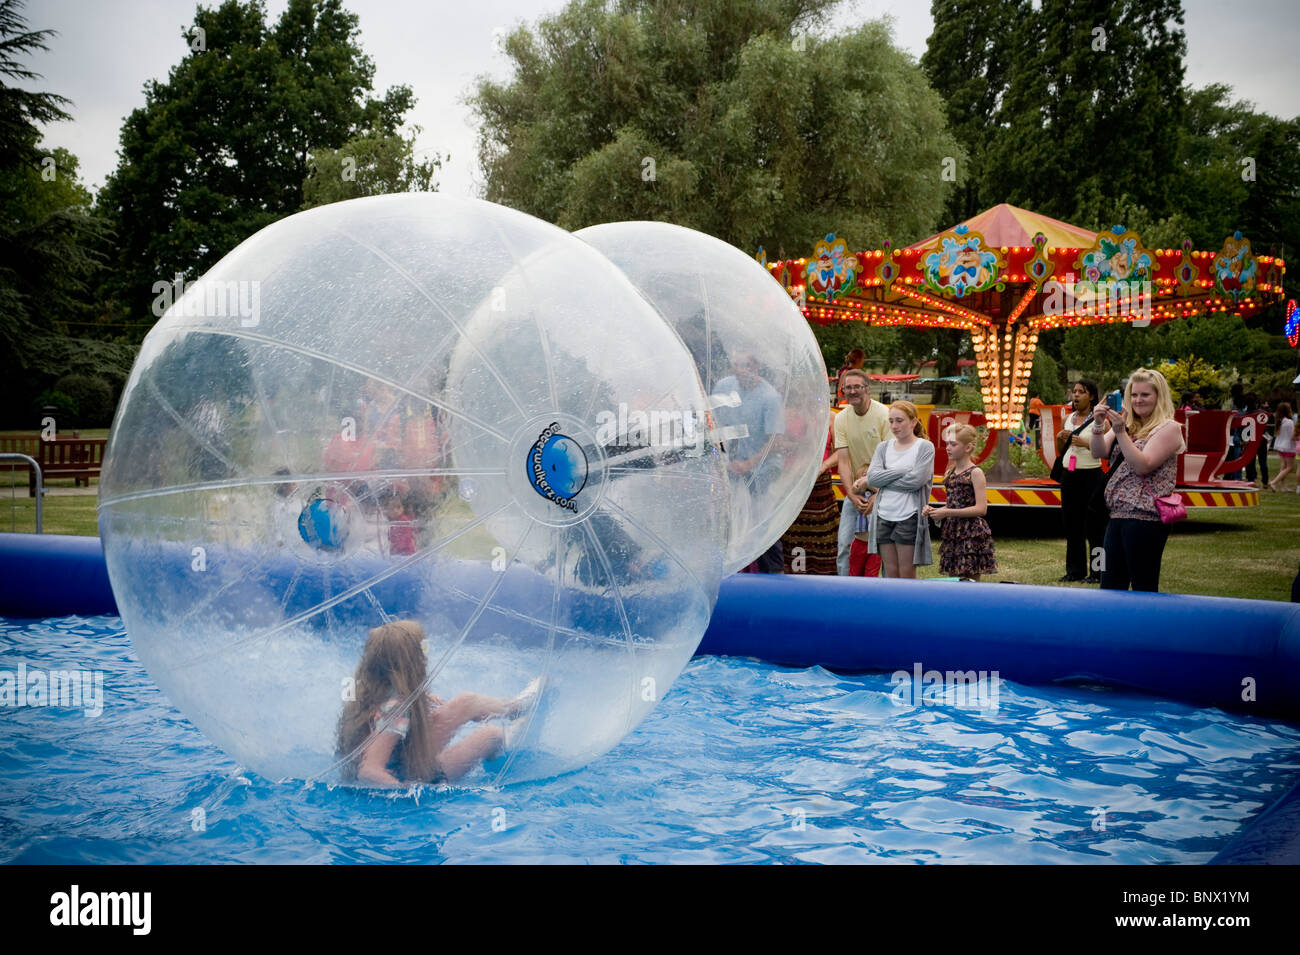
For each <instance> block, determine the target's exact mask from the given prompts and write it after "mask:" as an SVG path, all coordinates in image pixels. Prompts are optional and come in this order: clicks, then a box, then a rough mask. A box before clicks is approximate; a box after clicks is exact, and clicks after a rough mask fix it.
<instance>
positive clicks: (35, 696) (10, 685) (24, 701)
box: [0, 663, 104, 719]
mask: <svg viewBox="0 0 1300 955" xmlns="http://www.w3.org/2000/svg"><path fill="white" fill-rule="evenodd" d="M0 706H61V707H66V708H68V709H79V710H81V711H82V714H83V715H84V716H86V717H87V718H88V719H93V718H94V717H96V716H99V715H100V714H101V713H103V712H104V673H103V671H102V670H42V669H39V668H37V667H32V668H30V669H29V668H28V666H27V664H25V663H20V664H18V669H17V670H16V671H15V670H0Z"/></svg>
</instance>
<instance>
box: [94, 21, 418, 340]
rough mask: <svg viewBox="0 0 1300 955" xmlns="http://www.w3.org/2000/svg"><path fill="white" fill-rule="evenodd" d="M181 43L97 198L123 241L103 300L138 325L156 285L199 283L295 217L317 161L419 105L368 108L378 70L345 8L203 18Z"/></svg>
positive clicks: (384, 129) (398, 98) (393, 100)
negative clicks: (260, 235) (232, 254)
mask: <svg viewBox="0 0 1300 955" xmlns="http://www.w3.org/2000/svg"><path fill="white" fill-rule="evenodd" d="M182 42H184V43H185V44H186V54H185V57H184V59H182V60H181V62H180V63H179V64H178V65H177V66H175V67H174V68H173V69H172V71H171V73H170V75H169V76H168V79H167V81H166V82H165V83H159V82H150V83H148V84H146V87H145V105H144V106H143V107H141V108H139V109H136V110H135V111H133V112H132V113H131V115H130V116H129V117H128V118H127V120H126V123H125V124H124V126H123V128H122V136H121V150H120V155H121V159H120V162H119V164H118V167H117V169H116V171H115V172H114V173H113V174H112V175H111V176H110V177H109V180H108V182H107V184H106V185H105V187H104V190H103V192H102V193H101V195H100V197H99V198H100V202H101V206H102V208H103V209H104V210H105V211H106V214H107V215H108V216H109V218H111V219H112V221H113V222H114V225H115V227H116V229H117V233H118V260H117V263H116V268H115V270H114V272H115V280H114V281H113V282H112V283H111V284H110V285H109V286H108V289H107V290H108V292H109V293H110V294H111V295H113V296H114V297H115V298H116V299H117V300H118V302H119V307H120V308H122V309H123V310H124V311H125V312H126V314H128V315H131V316H137V317H138V316H143V315H145V314H147V308H148V305H149V303H150V301H151V300H152V298H153V294H152V291H151V289H152V285H153V283H154V282H156V281H159V280H170V279H171V277H172V276H173V274H177V273H179V274H182V275H184V276H187V277H190V278H193V277H196V276H197V275H198V274H200V273H202V272H204V271H206V270H207V269H208V268H209V267H210V266H211V265H213V264H214V263H215V262H216V261H217V260H218V259H220V258H221V257H222V256H223V255H225V254H226V253H227V252H229V251H230V250H231V249H232V248H234V247H235V246H236V245H237V244H239V243H240V242H241V241H243V239H245V238H247V237H248V236H249V235H251V234H252V233H253V232H256V231H257V230H258V229H260V228H262V227H263V226H265V225H267V224H269V223H271V222H273V221H275V220H276V219H278V218H280V217H281V216H284V215H287V214H289V213H291V212H294V211H296V210H297V209H298V208H300V207H301V206H302V202H303V180H304V179H305V178H306V176H307V173H308V167H307V162H308V158H309V156H310V155H311V154H312V153H313V152H315V151H319V150H327V149H337V148H339V147H341V146H342V145H343V144H344V143H345V142H347V141H348V140H349V139H351V138H352V137H353V136H355V135H357V134H358V133H360V132H361V131H363V130H377V131H379V132H381V133H383V134H393V133H395V132H396V129H397V126H398V125H399V124H400V122H401V118H402V116H403V115H404V114H405V113H406V111H407V110H408V109H409V108H410V107H411V105H412V103H413V98H412V95H411V91H410V89H409V88H408V87H405V86H396V87H393V88H392V89H390V90H389V91H388V92H387V94H385V96H384V97H383V98H382V99H375V98H374V97H372V96H370V95H369V93H370V90H371V87H372V81H373V78H374V64H373V63H372V62H371V61H370V59H369V58H368V57H366V56H365V55H364V54H363V53H362V51H361V47H360V45H359V31H358V27H357V17H356V15H355V14H353V13H350V12H348V11H347V10H345V9H344V8H343V6H342V3H341V0H289V5H288V7H287V8H286V9H285V11H284V13H283V15H282V16H281V17H280V19H279V20H278V21H277V22H276V23H275V24H274V25H273V26H268V25H267V23H266V9H265V6H264V4H263V2H262V0H243V2H241V0H226V2H224V3H223V4H222V5H221V6H220V7H218V8H216V9H206V8H203V7H199V8H198V9H197V10H196V12H195V15H194V24H193V26H192V27H191V28H190V29H189V30H187V31H186V32H185V33H184V35H183V36H182Z"/></svg>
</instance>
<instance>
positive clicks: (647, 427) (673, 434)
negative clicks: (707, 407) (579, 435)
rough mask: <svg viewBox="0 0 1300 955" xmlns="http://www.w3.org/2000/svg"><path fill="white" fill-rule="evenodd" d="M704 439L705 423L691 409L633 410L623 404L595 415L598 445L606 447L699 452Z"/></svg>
mask: <svg viewBox="0 0 1300 955" xmlns="http://www.w3.org/2000/svg"><path fill="white" fill-rule="evenodd" d="M705 440H706V437H705V427H704V421H703V420H701V418H700V416H698V415H697V414H696V413H695V412H694V411H690V410H687V411H682V410H680V409H674V410H670V411H659V410H650V411H633V410H631V409H629V408H628V406H627V402H625V401H624V402H619V405H618V410H617V411H600V412H598V413H597V414H596V443H597V444H599V445H602V446H604V447H607V448H654V449H656V450H672V451H677V450H682V449H695V450H699V449H701V448H703V447H704V444H705Z"/></svg>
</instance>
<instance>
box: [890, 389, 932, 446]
mask: <svg viewBox="0 0 1300 955" xmlns="http://www.w3.org/2000/svg"><path fill="white" fill-rule="evenodd" d="M889 407H890V409H891V410H892V409H894V408H897V409H898V410H899V411H901V412H903V414H905V415H907V416H908V417H909V418H911V419H912V434H914V435H916V436H917V437H918V438H919V437H921V436H922V434H924V432H923V431H922V430H921V412H919V411H917V410H916V405H914V404H912V402H910V401H904V400H903V399H901V398H900V399H899V400H898V401H895V402H894V403H893V404H892V405H890V406H889Z"/></svg>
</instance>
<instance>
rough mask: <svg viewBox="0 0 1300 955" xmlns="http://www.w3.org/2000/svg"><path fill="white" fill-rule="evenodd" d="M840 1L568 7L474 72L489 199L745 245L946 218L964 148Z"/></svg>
mask: <svg viewBox="0 0 1300 955" xmlns="http://www.w3.org/2000/svg"><path fill="white" fill-rule="evenodd" d="M834 5H835V4H834V0H757V2H755V0H707V2H692V3H687V2H685V0H670V2H663V0H622V2H619V3H617V4H615V3H607V2H602V0H574V2H572V3H570V4H569V5H568V6H566V7H565V8H564V10H562V11H561V12H560V13H558V14H556V15H554V16H551V17H547V18H544V19H542V20H541V21H540V22H539V23H538V24H537V25H536V26H535V27H534V28H531V29H530V28H526V27H521V28H520V29H518V30H516V31H515V32H514V33H513V34H511V36H510V37H509V38H508V39H507V41H506V52H507V54H508V55H509V57H510V59H511V60H512V61H513V64H514V76H513V77H512V78H511V79H510V80H509V81H508V82H506V83H496V82H493V81H491V80H488V79H480V80H479V82H478V84H477V88H476V90H475V92H474V93H473V94H472V95H471V97H470V103H471V106H472V107H473V108H474V110H475V112H476V113H477V114H478V116H479V118H480V119H481V121H482V126H481V131H480V160H481V162H482V166H483V171H484V174H485V178H486V182H487V197H488V198H489V199H492V200H494V201H498V202H503V203H505V204H508V205H511V206H514V207H516V208H519V209H522V210H524V211H526V212H530V213H532V214H533V215H537V216H539V217H541V218H544V219H548V220H550V221H553V222H556V223H558V224H559V225H561V226H563V227H565V228H570V229H574V228H580V227H583V226H586V225H590V224H593V223H597V222H603V221H609V220H615V219H630V218H650V219H659V220H666V221H671V222H676V223H678V224H681V225H685V226H689V227H692V228H696V229H699V230H701V231H704V232H708V233H710V234H712V235H715V236H718V237H719V238H722V239H724V240H726V241H728V242H731V243H732V244H734V245H737V246H739V247H741V248H745V249H750V250H752V249H754V248H756V247H757V246H758V245H760V244H762V245H763V246H764V247H765V248H767V249H768V251H769V252H770V253H771V254H772V255H774V256H782V257H786V256H795V255H801V254H807V253H809V252H810V251H811V249H812V246H813V244H814V242H815V241H816V240H817V239H819V238H821V237H822V236H823V235H825V234H826V233H827V232H832V231H834V232H836V233H838V234H839V235H841V236H843V237H845V238H846V239H847V240H848V241H849V243H850V245H851V246H853V247H855V248H862V247H865V246H867V245H869V244H872V243H878V242H880V241H881V240H883V239H885V238H889V237H893V238H895V239H900V238H902V237H909V238H910V237H911V236H914V235H922V234H925V232H926V231H927V230H930V229H932V228H933V227H934V226H935V224H936V223H937V222H938V221H939V218H940V215H941V211H942V207H943V201H944V197H945V193H946V191H947V190H948V188H950V184H949V183H948V182H945V181H944V180H943V169H944V160H945V158H956V157H961V156H962V153H961V149H960V147H959V146H958V144H957V142H956V141H955V140H954V139H953V137H952V135H951V134H950V133H949V132H948V131H947V129H946V128H945V123H944V117H943V107H942V103H941V102H940V100H939V98H938V97H937V96H936V95H935V94H934V92H933V91H932V90H931V89H930V88H929V86H928V85H927V84H926V82H925V78H924V76H923V75H922V74H921V72H920V70H918V69H917V68H916V67H915V66H914V65H913V64H912V63H911V62H910V60H909V59H908V58H907V57H906V55H904V54H902V53H901V52H899V51H898V50H897V49H896V48H895V47H894V46H893V45H892V43H891V42H890V37H889V31H888V28H887V27H886V26H884V25H883V24H879V23H868V24H865V25H863V26H861V27H859V28H857V29H855V30H851V31H848V32H845V33H842V34H840V35H834V36H822V35H818V34H817V33H815V32H814V30H816V29H819V28H821V24H823V23H824V21H825V17H826V14H827V13H828V12H829V11H830V9H831V8H832V7H833V6H834Z"/></svg>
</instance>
